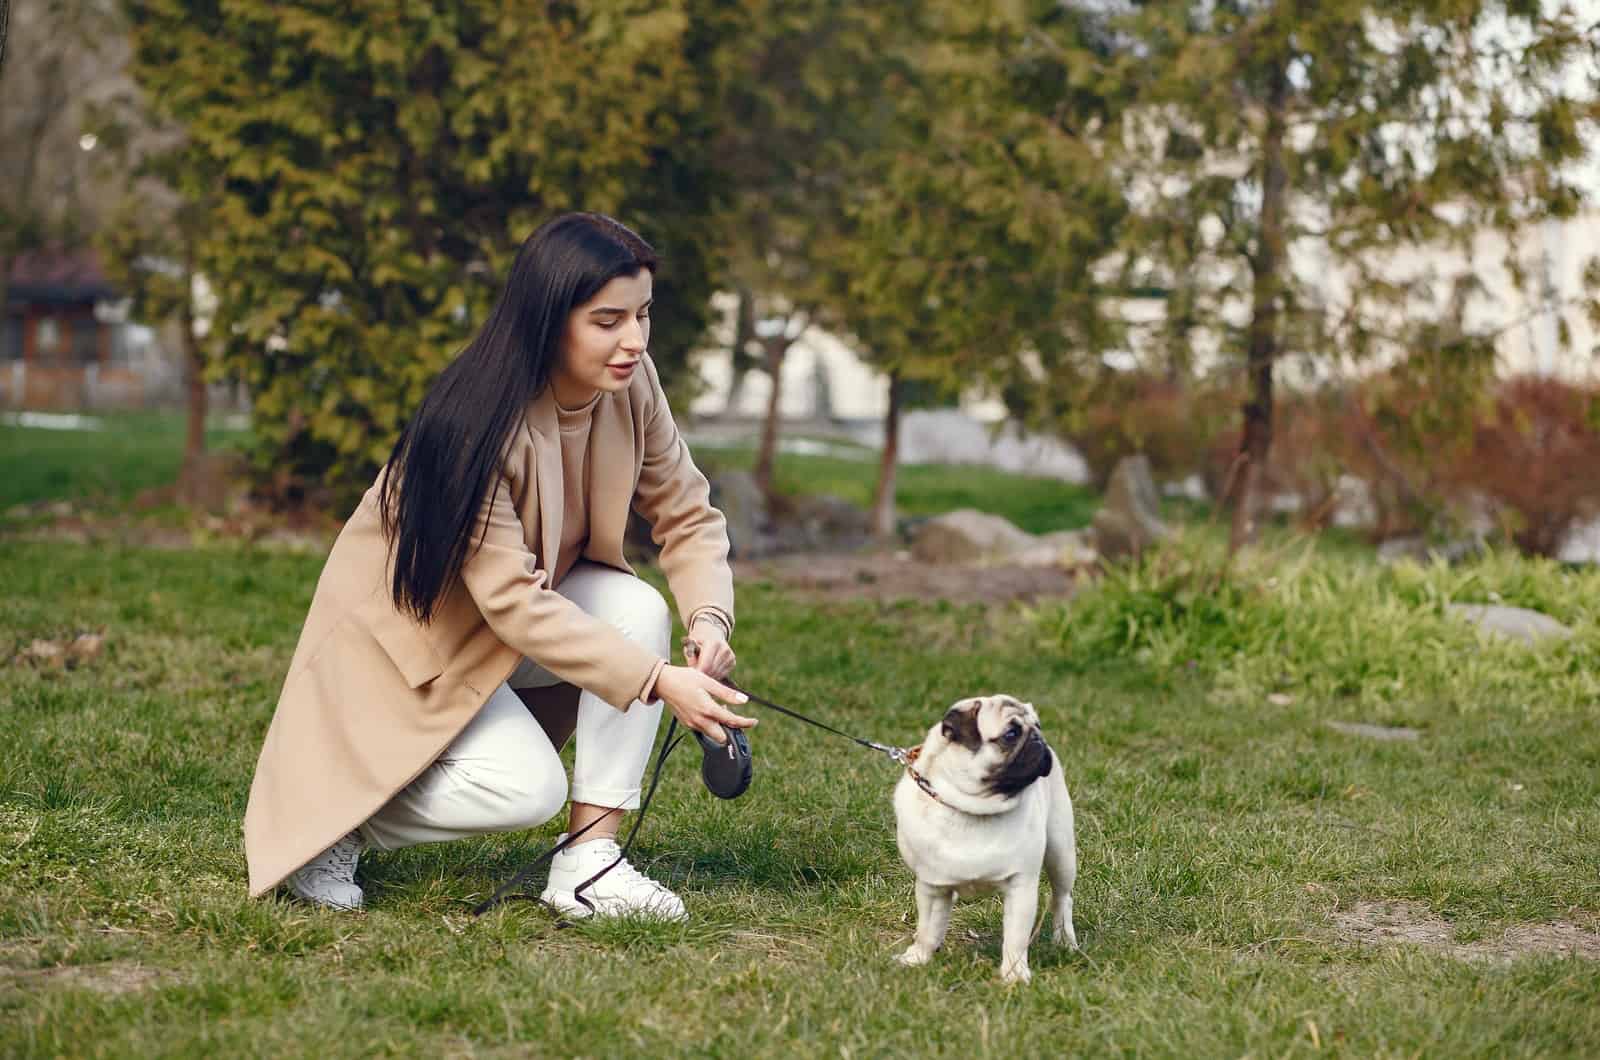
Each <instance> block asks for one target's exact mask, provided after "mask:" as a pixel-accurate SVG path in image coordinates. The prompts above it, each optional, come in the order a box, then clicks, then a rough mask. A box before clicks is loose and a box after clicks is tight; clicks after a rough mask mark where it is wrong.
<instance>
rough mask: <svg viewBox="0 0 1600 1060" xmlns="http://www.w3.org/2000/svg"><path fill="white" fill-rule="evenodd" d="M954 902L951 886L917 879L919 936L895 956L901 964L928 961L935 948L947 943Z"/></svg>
mask: <svg viewBox="0 0 1600 1060" xmlns="http://www.w3.org/2000/svg"><path fill="white" fill-rule="evenodd" d="M954 904H955V892H954V891H952V890H950V888H948V887H935V886H933V885H932V884H927V883H923V882H922V881H921V880H918V881H917V937H916V939H915V940H914V941H913V942H912V943H911V945H910V947H909V948H908V949H907V950H906V951H905V952H904V953H902V954H901V955H900V956H899V957H896V958H895V959H896V960H897V961H899V962H900V963H901V964H910V965H917V964H927V963H928V961H929V959H931V958H932V957H933V954H934V951H935V950H937V949H938V948H939V947H940V946H942V945H944V933H945V931H946V930H947V929H949V927H950V907H951V906H952V905H954Z"/></svg>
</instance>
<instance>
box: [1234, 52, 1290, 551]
mask: <svg viewBox="0 0 1600 1060" xmlns="http://www.w3.org/2000/svg"><path fill="white" fill-rule="evenodd" d="M1287 95H1288V78H1287V77H1286V76H1285V72H1284V68H1283V66H1282V65H1279V66H1278V67H1276V68H1275V69H1274V70H1273V72H1272V75H1271V81H1270V84H1269V86H1268V91H1267V129H1266V135H1265V136H1264V137H1263V138H1262V142H1261V239H1260V245H1259V246H1258V247H1257V248H1256V253H1255V254H1254V255H1252V257H1251V259H1250V271H1251V276H1252V279H1253V281H1254V283H1253V292H1252V299H1251V302H1252V304H1251V312H1250V331H1249V347H1248V353H1247V361H1246V371H1247V374H1248V376H1249V379H1250V396H1249V398H1248V400H1246V402H1245V406H1244V436H1243V438H1241V439H1240V442H1239V455H1240V456H1241V457H1242V458H1243V466H1242V468H1241V470H1240V474H1239V476H1238V481H1237V483H1236V487H1235V490H1234V494H1233V527H1232V531H1231V532H1230V534H1229V535H1228V553H1229V555H1232V554H1234V553H1236V552H1238V551H1239V549H1241V548H1243V547H1244V546H1245V545H1247V544H1249V543H1250V542H1252V541H1254V540H1255V537H1256V519H1255V516H1256V509H1257V507H1258V506H1259V499H1258V497H1257V494H1258V493H1259V492H1260V487H1261V473H1262V470H1263V469H1264V468H1265V467H1266V463H1267V454H1268V452H1269V451H1270V450H1271V448H1272V404H1273V400H1272V364H1273V361H1274V360H1276V359H1277V355H1278V303H1279V293H1280V291H1281V289H1282V282H1283V281H1282V276H1281V272H1282V270H1283V268H1284V265H1285V262H1284V210H1285V205H1286V203H1285V199H1286V195H1287V191H1288V185H1289V173H1288V169H1287V167H1286V166H1285V164H1284V156H1283V135H1284V102H1285V99H1286V97H1287Z"/></svg>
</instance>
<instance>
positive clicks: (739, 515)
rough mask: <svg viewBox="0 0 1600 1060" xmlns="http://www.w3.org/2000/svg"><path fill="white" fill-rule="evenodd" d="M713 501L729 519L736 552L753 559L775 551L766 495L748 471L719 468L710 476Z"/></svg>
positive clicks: (731, 538)
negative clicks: (720, 469)
mask: <svg viewBox="0 0 1600 1060" xmlns="http://www.w3.org/2000/svg"><path fill="white" fill-rule="evenodd" d="M711 503H712V505H713V506H714V507H716V508H717V509H718V510H719V511H721V512H722V514H723V517H724V518H726V519H727V520H728V541H729V543H730V544H731V545H732V548H733V555H734V556H736V557H738V558H740V559H754V558H756V557H757V556H764V555H766V554H767V553H769V552H771V551H772V542H771V539H770V536H769V535H770V533H771V530H772V519H771V516H770V515H769V513H768V511H767V497H766V494H765V493H763V492H762V490H761V487H760V486H758V485H757V484H756V479H755V476H754V475H752V474H751V473H750V472H748V471H719V472H718V473H717V474H716V475H715V476H714V477H713V478H712V479H711Z"/></svg>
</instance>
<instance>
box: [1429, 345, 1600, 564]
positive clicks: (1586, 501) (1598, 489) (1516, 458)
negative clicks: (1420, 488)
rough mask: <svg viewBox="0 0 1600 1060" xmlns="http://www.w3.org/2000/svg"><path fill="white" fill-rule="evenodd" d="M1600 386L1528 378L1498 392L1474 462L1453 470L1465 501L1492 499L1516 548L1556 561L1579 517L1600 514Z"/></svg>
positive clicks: (1479, 426) (1452, 480) (1451, 480)
mask: <svg viewBox="0 0 1600 1060" xmlns="http://www.w3.org/2000/svg"><path fill="white" fill-rule="evenodd" d="M1597 412H1600V388H1593V387H1589V388H1585V387H1579V386H1574V385H1572V384H1570V383H1566V382H1563V381H1561V380H1558V379H1549V378H1539V377H1533V376H1523V377H1520V378H1516V379H1511V380H1508V381H1506V382H1504V383H1502V384H1501V385H1499V386H1498V387H1497V388H1496V389H1495V394H1494V400H1493V402H1492V404H1491V405H1490V406H1489V408H1488V409H1486V410H1485V412H1484V413H1483V414H1482V415H1481V416H1480V417H1479V419H1478V421H1477V423H1476V425H1475V427H1474V430H1473V435H1472V444H1471V448H1470V451H1469V453H1468V457H1467V460H1466V461H1465V462H1463V463H1460V464H1457V465H1456V466H1454V467H1452V468H1450V469H1449V472H1448V473H1447V475H1446V476H1445V479H1446V485H1447V487H1448V488H1449V489H1451V490H1452V491H1453V492H1454V493H1456V494H1457V495H1458V496H1459V497H1462V498H1465V497H1468V496H1473V495H1475V496H1478V497H1482V498H1484V499H1486V500H1487V501H1488V502H1489V503H1490V505H1491V506H1492V507H1493V508H1494V509H1495V510H1496V511H1497V512H1498V513H1499V514H1500V515H1501V516H1502V517H1503V521H1504V522H1505V523H1507V524H1508V527H1507V528H1508V531H1509V534H1510V537H1511V539H1512V540H1514V541H1515V542H1516V544H1517V547H1518V548H1520V549H1522V550H1523V551H1524V552H1528V553H1531V554H1533V555H1538V556H1553V555H1555V554H1556V552H1557V550H1559V549H1560V547H1561V543H1562V541H1563V540H1564V539H1565V537H1566V535H1567V533H1568V531H1569V530H1571V529H1572V527H1573V525H1574V524H1575V523H1577V522H1578V521H1579V520H1580V519H1585V518H1593V517H1594V516H1595V515H1596V514H1600V430H1597V429H1596V421H1597Z"/></svg>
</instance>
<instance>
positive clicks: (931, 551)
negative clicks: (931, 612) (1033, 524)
mask: <svg viewBox="0 0 1600 1060" xmlns="http://www.w3.org/2000/svg"><path fill="white" fill-rule="evenodd" d="M1034 544H1035V538H1034V536H1033V535H1032V534H1030V533H1028V532H1027V531H1026V530H1023V529H1021V528H1019V527H1018V526H1017V525H1016V524H1014V523H1012V522H1011V521H1010V520H1009V519H1005V518H1002V517H1001V516H998V515H990V514H989V513H987V512H980V511H978V510H976V509H974V508H959V509H957V510H956V511H953V512H946V513H944V514H943V515H941V516H938V517H936V518H933V519H929V520H928V521H927V522H925V523H923V524H922V525H921V526H919V527H918V528H917V531H916V537H915V538H914V539H913V540H912V543H911V552H912V554H913V555H915V556H916V557H917V558H918V559H920V560H922V561H923V562H924V563H978V562H983V561H985V560H996V559H1002V558H1005V557H1008V556H1012V555H1015V554H1016V553H1019V552H1022V551H1023V550H1024V549H1027V548H1029V547H1031V546H1032V545H1034Z"/></svg>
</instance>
